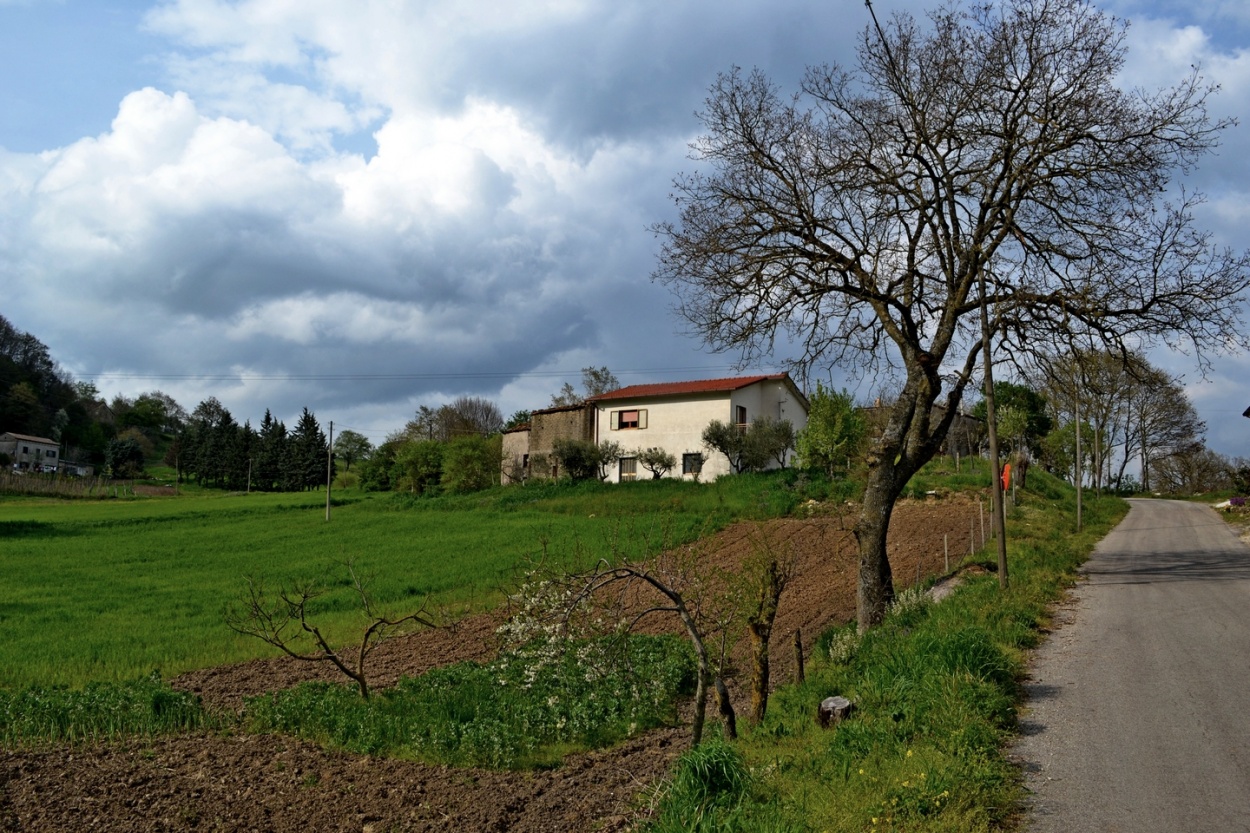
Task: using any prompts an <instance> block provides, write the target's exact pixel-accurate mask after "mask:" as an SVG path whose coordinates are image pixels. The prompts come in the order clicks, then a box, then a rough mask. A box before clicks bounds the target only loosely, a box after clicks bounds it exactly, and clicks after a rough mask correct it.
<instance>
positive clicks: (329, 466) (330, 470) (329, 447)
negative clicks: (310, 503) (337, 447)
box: [326, 420, 334, 521]
mask: <svg viewBox="0 0 1250 833" xmlns="http://www.w3.org/2000/svg"><path fill="white" fill-rule="evenodd" d="M333 477H334V420H330V442H329V443H327V444H326V520H327V521H328V520H330V481H331V480H332V479H333Z"/></svg>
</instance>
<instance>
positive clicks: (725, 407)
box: [500, 373, 808, 484]
mask: <svg viewBox="0 0 1250 833" xmlns="http://www.w3.org/2000/svg"><path fill="white" fill-rule="evenodd" d="M807 411H808V402H807V398H806V397H805V396H803V394H802V392H801V391H800V390H799V389H798V387H797V386H796V385H795V384H794V381H793V380H792V379H791V378H790V376H789V374H786V373H775V374H770V375H761V376H741V377H736V378H731V379H701V380H698V381H693V382H663V383H659V384H652V385H631V386H629V387H626V388H620V389H619V390H614V391H611V392H609V393H605V394H601V395H599V396H595V397H592V398H590V399H588V400H587V401H586V402H585V403H584V404H582V405H570V406H567V407H563V408H547V409H545V410H541V411H534V412H532V413H531V414H530V421H529V423H527V424H525V425H519V426H516V427H515V428H511V429H509V430H508V431H505V432H504V434H503V462H502V470H501V472H500V475H501V480H502V482H503V483H505V484H507V483H519V482H522V481H524V480H527V479H529V478H538V479H542V478H552V477H559V476H560V474H561V472H560V470H559V465H558V463H557V461H556V458H555V455H554V454H553V453H552V452H553V450H554V448H555V444H556V442H557V441H558V440H561V439H568V440H585V441H590V442H594V443H603V442H616V443H619V444H620V447H621V456H620V457H619V458H618V459H617V461H616V462H615V464H612V465H609V466H608V470H607V481H608V482H610V483H619V482H621V481H629V480H641V479H646V478H649V477H651V472H649V471H647V470H646V469H645V468H644V467H643V466H642V465H641V463H639V461H638V453H639V452H640V451H642V450H644V449H648V448H660V449H663V450H664V451H667V452H668V453H669V454H671V455H672V456H673V458H674V459H675V460H676V462H677V465H676V467H675V468H674V469H673V470H672V471H670V472H668V474H667V475H665V476H666V477H680V478H685V479H687V480H692V479H696V478H702V479H707V480H711V479H715V478H717V477H720V476H721V475H722V474H730V473H732V468H731V467H730V465H729V461H728V460H727V459H725V455H723V454H720V453H719V452H714V451H711V450H709V449H708V448H706V447H705V446H704V445H703V430H704V429H705V428H707V426H708V424H709V423H710V422H712V420H719V421H721V422H724V423H729V424H734V425H741V426H743V427H745V426H747V425H749V424H750V423H752V422H754V421H755V420H757V419H760V418H761V417H768V418H771V419H774V420H783V419H784V420H789V422H790V424H791V425H793V426H794V430H795V432H796V433H797V432H798V431H801V430H803V428H805V427H807ZM792 461H793V452H790V456H789V459H787V460H786V464H787V465H790V463H791V462H792ZM773 465H776V464H773Z"/></svg>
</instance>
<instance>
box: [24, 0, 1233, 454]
mask: <svg viewBox="0 0 1250 833" xmlns="http://www.w3.org/2000/svg"><path fill="white" fill-rule="evenodd" d="M929 5H932V4H931V3H930V2H923V3H922V2H920V1H919V0H877V2H875V3H874V8H875V9H876V11H877V14H878V15H879V16H881V17H885V16H888V15H889V14H890V13H892V12H895V11H913V12H916V13H918V14H922V13H923V11H924V9H925V8H927V7H928V6H929ZM1102 8H1103V9H1105V10H1106V11H1109V12H1112V13H1114V14H1117V15H1120V16H1123V17H1125V18H1127V19H1129V20H1130V21H1131V22H1132V26H1131V29H1130V32H1129V48H1130V51H1129V58H1128V63H1127V66H1126V69H1125V78H1124V83H1126V84H1127V85H1131V86H1142V87H1146V88H1157V87H1158V86H1160V85H1165V84H1169V83H1172V82H1174V81H1176V80H1178V79H1179V78H1180V77H1182V75H1183V74H1184V73H1185V72H1186V71H1187V70H1188V68H1189V67H1190V66H1191V65H1195V64H1196V65H1200V66H1201V67H1202V70H1203V73H1204V75H1205V76H1206V77H1208V78H1209V79H1211V80H1214V81H1216V82H1218V83H1219V84H1221V86H1222V91H1221V93H1220V94H1219V95H1218V96H1217V97H1216V98H1215V99H1214V101H1213V103H1212V107H1211V110H1212V113H1213V115H1215V116H1217V117H1219V116H1244V115H1246V114H1247V113H1248V112H1250V106H1248V105H1250V4H1247V3H1245V2H1244V0H1215V2H1208V3H1204V4H1192V3H1190V2H1182V0H1114V2H1107V3H1103V4H1102ZM868 22H869V19H868V16H867V10H866V8H865V5H864V3H863V2H862V0H833V2H829V0H823V2H815V0H772V2H768V3H764V2H761V1H760V0H755V2H746V0H716V2H710V0H686V1H685V2H680V3H674V2H671V0H631V2H627V3H621V2H619V1H618V2H606V0H417V1H414V2H404V0H237V1H236V2H230V1H229V0H175V1H174V2H120V1H118V0H0V314H2V315H4V316H5V317H6V318H7V319H8V320H9V321H10V322H11V323H12V324H13V325H14V326H15V327H17V328H18V329H21V330H25V331H28V332H30V333H32V334H34V335H35V336H36V337H38V338H39V339H40V340H41V341H42V342H44V343H45V344H47V345H48V347H49V349H50V351H51V353H52V355H53V357H54V358H55V359H56V360H57V361H58V362H60V364H61V365H62V366H63V367H64V368H65V369H66V370H67V371H69V372H70V373H72V374H73V375H74V377H75V378H76V379H80V380H89V381H94V382H95V383H96V385H97V386H98V387H99V389H100V390H101V392H102V393H103V394H105V395H106V396H109V397H111V396H113V395H114V394H125V395H129V396H134V395H137V394H139V393H142V392H145V391H151V390H157V389H159V390H162V391H164V392H166V393H168V394H170V395H172V396H173V397H174V398H175V399H177V400H178V401H179V402H180V403H181V404H183V405H184V407H186V408H187V409H188V410H191V409H193V408H194V407H195V405H196V404H198V403H199V402H200V401H201V400H203V399H205V398H207V397H209V396H215V397H217V398H218V399H219V400H220V401H221V402H222V404H224V405H225V406H226V407H227V408H228V409H230V411H231V413H232V414H233V415H234V417H235V418H236V419H237V420H238V421H240V422H243V421H245V420H250V421H251V422H252V423H253V425H256V424H259V422H260V419H261V417H262V416H263V414H264V412H265V410H266V409H269V410H271V411H272V413H273V415H274V416H275V417H277V418H279V419H283V420H285V421H286V422H287V423H288V425H290V424H293V423H294V421H295V420H296V418H297V417H298V414H299V412H300V410H301V409H302V408H304V407H307V408H309V409H310V410H312V411H313V412H314V413H315V414H316V415H317V417H318V419H319V420H320V421H321V423H322V425H323V427H325V426H326V425H327V423H328V422H330V421H333V423H334V426H335V430H336V431H338V430H342V429H344V428H351V429H353V430H356V431H358V432H359V433H362V434H364V435H365V436H367V437H369V438H370V439H371V440H372V441H373V442H375V443H378V442H381V441H382V440H383V439H384V438H385V437H386V435H387V434H389V433H391V432H393V431H395V430H397V429H399V428H401V427H402V426H403V424H404V422H405V421H407V420H408V419H409V418H411V416H412V415H413V413H414V411H415V410H416V409H417V407H418V406H420V405H431V406H437V405H439V404H441V403H443V402H447V401H450V400H451V399H453V398H455V397H456V396H460V395H472V396H482V397H487V398H490V399H492V400H494V401H495V402H496V403H497V404H498V405H499V407H500V409H501V411H502V412H503V414H504V415H505V416H507V415H509V414H511V413H512V412H513V411H516V410H519V409H530V408H541V407H545V406H547V405H548V404H549V402H550V399H551V395H552V394H553V393H556V392H557V391H558V390H559V388H560V386H561V385H562V384H563V383H564V382H566V381H568V382H573V383H577V382H578V381H579V379H580V369H581V368H583V367H587V366H595V367H598V366H607V367H609V368H610V369H611V370H612V371H613V372H614V373H615V374H616V375H617V377H618V378H619V379H620V380H621V382H622V383H624V384H640V383H646V382H659V381H677V380H681V379H697V378H708V377H717V376H726V375H734V374H735V373H737V372H738V369H737V368H735V366H734V362H735V360H736V358H737V356H736V355H733V354H716V353H712V352H709V351H708V350H707V349H706V348H705V347H704V346H703V345H702V344H701V343H700V342H699V341H698V340H697V339H695V338H692V337H690V336H689V335H688V334H686V332H685V329H686V328H685V325H684V323H683V322H682V321H681V320H680V319H678V318H677V317H676V315H675V314H674V313H673V312H672V311H671V307H672V304H673V301H674V298H673V297H672V295H671V294H670V292H669V290H668V289H667V288H666V287H665V286H663V285H661V284H658V283H655V282H653V281H652V280H651V274H652V272H653V271H654V269H655V267H656V255H657V252H658V249H659V241H658V240H657V238H656V237H655V235H654V233H653V232H652V231H651V229H652V227H653V226H654V225H655V224H656V223H659V222H662V221H665V220H671V219H674V218H675V208H674V205H673V201H672V198H671V191H672V182H673V179H674V177H676V176H677V175H679V174H681V173H688V172H691V171H695V170H697V165H696V163H695V162H693V161H692V160H691V159H690V158H689V156H688V153H689V150H688V148H689V144H690V142H691V141H692V140H694V139H695V138H696V137H697V135H698V133H699V130H700V125H699V123H698V120H697V118H696V115H695V114H696V112H697V111H698V110H699V108H700V107H701V105H702V103H703V100H704V98H705V97H706V95H707V91H708V88H709V85H710V84H711V83H712V82H713V81H714V80H715V77H716V74H717V73H718V72H723V71H726V70H729V69H730V68H732V67H734V66H740V67H745V68H759V69H761V70H763V71H764V72H765V73H766V74H768V75H769V76H770V77H771V78H772V79H773V80H774V81H775V82H776V83H777V84H779V85H781V86H782V88H783V89H788V90H793V89H795V88H796V86H797V83H798V81H799V79H800V78H801V76H802V72H803V69H804V67H805V66H807V65H811V64H819V63H825V62H843V63H851V62H853V59H854V54H853V45H854V40H855V37H856V34H857V33H858V32H859V31H861V30H862V29H863V27H864V26H865V25H866V24H867V23H868ZM1247 159H1250V124H1245V125H1242V126H1240V127H1238V128H1234V129H1232V130H1230V131H1228V132H1227V135H1226V136H1225V139H1224V142H1223V146H1222V147H1221V149H1220V151H1219V153H1218V155H1216V156H1213V157H1211V158H1209V159H1207V160H1206V162H1205V163H1204V164H1203V166H1202V167H1201V168H1200V169H1199V170H1198V171H1196V172H1195V173H1194V174H1193V175H1192V176H1191V178H1190V180H1189V183H1188V184H1189V185H1190V186H1191V187H1195V188H1198V189H1200V190H1202V191H1204V192H1206V193H1207V194H1208V196H1209V200H1208V202H1207V204H1206V205H1205V206H1203V207H1202V209H1201V211H1200V213H1199V216H1198V219H1199V223H1200V224H1201V225H1203V226H1204V227H1206V228H1209V229H1211V230H1212V231H1213V232H1214V234H1215V235H1216V237H1217V239H1218V240H1219V241H1220V242H1221V243H1223V244H1225V245H1228V246H1231V247H1233V248H1234V249H1238V250H1241V249H1245V248H1247V247H1250V240H1247V234H1246V229H1247V228H1248V227H1250V222H1248V221H1250V164H1247V161H1246V160H1247ZM783 350H784V346H783V348H782V350H779V351H778V352H777V353H776V354H775V355H774V357H773V358H774V361H775V363H774V364H773V365H770V366H765V367H761V366H753V367H750V368H746V369H744V372H745V371H746V370H749V371H773V370H777V369H781V368H782V366H783V364H784V362H785V360H786V359H788V358H791V356H789V355H786V354H785V353H784V352H783ZM1152 359H1153V360H1154V361H1155V363H1156V364H1159V365H1161V366H1164V367H1165V368H1167V369H1168V370H1169V371H1171V372H1174V373H1177V374H1184V381H1185V384H1186V386H1187V389H1188V391H1189V393H1190V396H1191V398H1192V400H1193V402H1194V403H1195V405H1196V407H1197V408H1198V411H1199V414H1200V416H1201V417H1202V418H1203V419H1205V420H1206V423H1207V426H1208V434H1207V441H1208V444H1209V445H1210V447H1211V448H1213V449H1214V450H1216V451H1218V452H1220V453H1223V454H1227V455H1230V456H1242V457H1250V420H1246V419H1243V418H1242V417H1241V412H1242V411H1243V410H1244V409H1245V408H1246V406H1247V405H1250V357H1247V356H1245V355H1241V356H1232V357H1227V358H1219V359H1217V360H1216V362H1215V366H1214V370H1213V372H1212V373H1211V374H1210V375H1209V377H1208V378H1207V379H1203V378H1202V377H1201V375H1200V374H1199V373H1198V371H1197V367H1196V365H1195V363H1194V361H1193V359H1192V357H1187V356H1184V355H1180V354H1173V353H1168V352H1166V351H1164V352H1160V353H1156V354H1153V355H1152ZM829 379H830V381H831V382H832V383H833V384H835V385H836V386H839V387H840V386H841V385H842V384H843V383H845V382H846V380H845V378H844V377H843V376H842V375H841V373H840V371H838V370H836V369H835V370H833V371H832V372H831V375H830V377H829ZM857 393H858V394H859V395H860V396H861V398H867V397H869V396H871V395H872V393H873V391H872V390H871V382H863V383H862V384H861V386H860V388H859V389H858V390H857Z"/></svg>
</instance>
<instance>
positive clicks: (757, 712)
mask: <svg viewBox="0 0 1250 833" xmlns="http://www.w3.org/2000/svg"><path fill="white" fill-rule="evenodd" d="M748 630H749V632H750V634H751V658H752V659H753V660H754V663H755V669H754V671H755V673H753V674H752V675H751V722H752V723H755V724H757V725H758V724H759V723H761V722H763V720H764V714H765V713H766V712H767V711H768V678H769V675H770V674H771V671H770V665H769V660H768V641H769V636H770V635H771V632H772V622H771V621H770V622H769V623H768V624H763V623H755V622H753V623H751V625H750V627H749V628H748Z"/></svg>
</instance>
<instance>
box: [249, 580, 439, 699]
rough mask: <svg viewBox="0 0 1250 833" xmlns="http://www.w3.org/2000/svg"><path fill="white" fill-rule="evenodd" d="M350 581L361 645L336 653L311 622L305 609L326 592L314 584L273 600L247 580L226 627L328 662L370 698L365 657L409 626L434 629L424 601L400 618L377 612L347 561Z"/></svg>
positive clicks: (283, 591) (364, 583)
mask: <svg viewBox="0 0 1250 833" xmlns="http://www.w3.org/2000/svg"><path fill="white" fill-rule="evenodd" d="M344 566H345V567H346V568H347V572H348V575H350V576H351V582H352V589H353V590H354V591H355V593H356V598H357V600H358V602H359V604H360V609H361V611H362V612H363V613H364V616H365V626H364V629H363V631H362V632H361V635H360V641H359V642H358V643H357V644H356V645H355V646H352V647H351V648H335V647H334V646H333V645H331V644H330V642H329V640H328V639H327V638H326V636H325V635H324V634H323V633H322V632H321V628H320V627H319V626H318V625H316V624H315V623H313V622H312V620H311V619H310V618H309V617H310V611H309V609H308V608H309V605H310V604H311V603H312V602H313V601H314V600H316V599H317V598H319V597H320V596H322V595H324V593H325V591H324V590H323V589H322V588H320V587H319V586H317V585H316V584H314V583H312V582H303V583H300V584H296V585H295V586H294V587H291V588H289V589H288V588H282V589H280V590H279V591H278V593H277V596H276V598H275V597H274V596H271V595H270V594H269V593H267V592H266V591H265V589H264V586H263V585H262V584H261V583H260V582H259V581H257V580H255V579H252V578H249V579H248V580H247V590H246V591H245V593H244V594H243V597H242V599H241V600H240V601H239V602H238V603H237V604H235V605H232V606H230V607H229V608H227V610H226V616H225V618H226V624H227V625H228V626H229V627H230V629H231V630H233V631H235V632H236V633H241V634H243V635H244V636H254V637H256V638H257V639H259V640H261V641H262V642H266V643H268V644H269V645H272V646H273V647H275V648H277V649H279V650H280V651H282V652H283V653H285V654H286V655H287V656H290V657H293V658H295V659H298V660H304V661H306V662H328V663H330V664H331V665H333V666H334V667H335V668H337V669H338V670H339V671H341V672H342V673H343V674H344V675H345V676H346V677H347V678H348V679H350V680H351V681H352V682H354V683H356V687H357V689H358V690H359V691H360V696H361V697H362V698H365V699H368V698H369V682H368V678H367V677H366V671H365V665H366V661H367V660H368V658H369V654H371V653H372V652H373V650H374V649H375V648H377V647H378V645H380V644H381V643H382V642H384V641H385V640H387V639H388V638H390V637H392V636H395V635H397V634H399V633H401V632H403V631H404V629H405V628H407V627H409V626H411V625H424V626H426V627H430V628H434V627H438V625H437V624H436V623H435V621H434V620H433V618H432V617H431V616H429V615H428V614H427V612H426V608H427V605H428V602H429V599H428V597H427V598H426V599H425V600H423V601H422V602H421V606H420V607H419V608H417V609H416V610H415V611H412V612H411V613H407V614H405V615H403V616H386V615H384V614H383V613H381V612H380V611H378V610H377V608H376V606H375V604H374V602H373V600H372V599H371V598H370V596H369V593H368V590H367V584H368V582H367V580H366V579H364V578H362V577H361V575H360V574H359V573H358V572H357V571H356V568H355V566H354V565H353V564H352V563H351V562H347V563H346V564H345V565H344Z"/></svg>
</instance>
